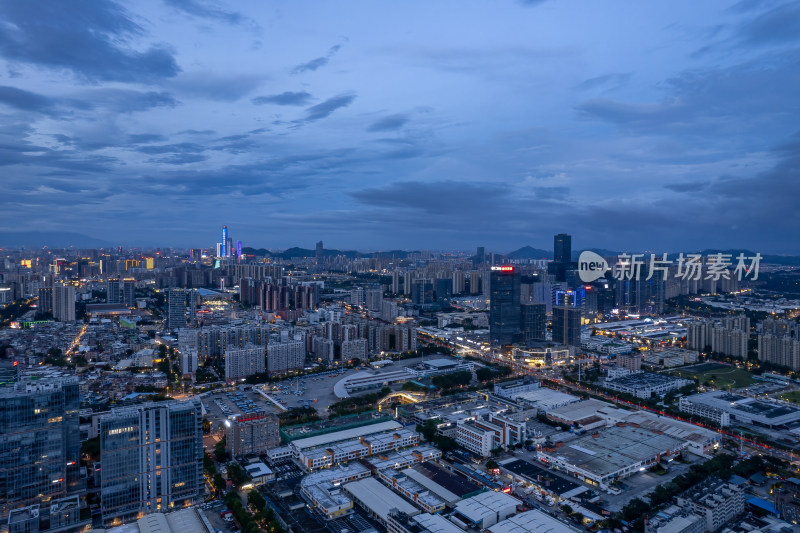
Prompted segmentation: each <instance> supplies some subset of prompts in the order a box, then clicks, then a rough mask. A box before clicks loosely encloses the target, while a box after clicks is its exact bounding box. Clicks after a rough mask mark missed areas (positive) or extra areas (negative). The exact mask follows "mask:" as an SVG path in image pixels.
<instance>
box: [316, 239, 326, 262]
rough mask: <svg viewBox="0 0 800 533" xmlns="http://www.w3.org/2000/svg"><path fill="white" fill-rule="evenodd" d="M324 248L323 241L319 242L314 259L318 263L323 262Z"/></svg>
mask: <svg viewBox="0 0 800 533" xmlns="http://www.w3.org/2000/svg"><path fill="white" fill-rule="evenodd" d="M323 254H324V249H323V248H322V241H319V242H318V243H317V249H316V251H315V253H314V259H315V260H316V262H317V264H318V265H321V264H322V258H323V257H324V255H323Z"/></svg>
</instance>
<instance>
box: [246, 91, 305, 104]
mask: <svg viewBox="0 0 800 533" xmlns="http://www.w3.org/2000/svg"><path fill="white" fill-rule="evenodd" d="M310 100H311V95H310V94H309V93H307V92H305V91H300V92H291V91H287V92H283V93H281V94H273V95H270V96H258V97H256V98H253V100H252V102H253V103H254V104H255V105H264V104H275V105H306V104H308V102H309V101H310Z"/></svg>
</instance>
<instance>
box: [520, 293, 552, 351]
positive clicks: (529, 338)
mask: <svg viewBox="0 0 800 533" xmlns="http://www.w3.org/2000/svg"><path fill="white" fill-rule="evenodd" d="M546 309H547V306H546V305H545V304H543V303H526V304H521V305H520V312H521V314H520V341H521V342H523V343H526V344H527V343H531V342H533V341H542V340H544V339H545V332H546V331H547V314H546V313H547V311H546Z"/></svg>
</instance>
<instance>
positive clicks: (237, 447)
mask: <svg viewBox="0 0 800 533" xmlns="http://www.w3.org/2000/svg"><path fill="white" fill-rule="evenodd" d="M278 431H279V430H278V417H276V416H275V415H273V414H268V413H263V412H257V413H249V414H244V415H241V416H238V417H231V418H229V419H228V420H226V421H225V444H226V448H227V450H228V453H230V454H231V457H240V456H244V455H263V454H266V453H267V452H268V451H269V450H271V449H272V448H277V447H278V446H280V444H281V437H280V433H279V432H278Z"/></svg>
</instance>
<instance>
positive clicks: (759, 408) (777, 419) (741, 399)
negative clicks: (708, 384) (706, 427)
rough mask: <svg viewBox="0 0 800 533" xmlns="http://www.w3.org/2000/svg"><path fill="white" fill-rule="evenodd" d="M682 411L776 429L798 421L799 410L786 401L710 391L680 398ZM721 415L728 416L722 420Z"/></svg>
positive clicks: (714, 418) (799, 418) (799, 417)
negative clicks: (725, 414)
mask: <svg viewBox="0 0 800 533" xmlns="http://www.w3.org/2000/svg"><path fill="white" fill-rule="evenodd" d="M679 406H680V409H681V410H682V411H685V412H688V413H692V414H697V415H700V416H705V417H706V418H711V419H713V420H715V421H716V420H720V421H725V423H726V425H727V422H730V423H736V422H743V423H745V424H754V425H757V426H764V427H776V426H782V425H786V424H791V423H792V422H796V421H798V420H800V409H798V408H797V407H795V406H793V405H790V404H788V403H786V402H777V401H774V400H758V399H756V398H750V397H749V396H742V395H741V394H734V393H731V392H726V391H712V392H704V393H701V394H693V395H692V396H689V397H688V398H681V401H680V404H679ZM723 413H727V414H728V415H729V419H728V418H725V417H724V415H723Z"/></svg>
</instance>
